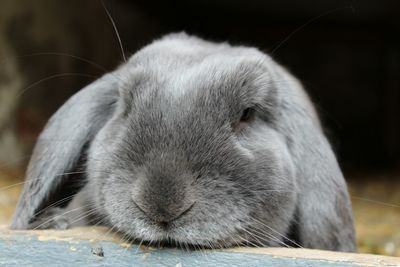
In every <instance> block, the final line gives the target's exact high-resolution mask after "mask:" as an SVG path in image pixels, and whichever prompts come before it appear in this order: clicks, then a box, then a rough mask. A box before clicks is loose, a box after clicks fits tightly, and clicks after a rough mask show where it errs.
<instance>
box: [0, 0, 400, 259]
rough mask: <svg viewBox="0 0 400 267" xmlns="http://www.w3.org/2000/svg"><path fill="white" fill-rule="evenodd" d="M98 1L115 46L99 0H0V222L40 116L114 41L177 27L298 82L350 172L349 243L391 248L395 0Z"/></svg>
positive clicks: (396, 195)
mask: <svg viewBox="0 0 400 267" xmlns="http://www.w3.org/2000/svg"><path fill="white" fill-rule="evenodd" d="M350 2H351V3H350ZM104 3H105V6H106V7H107V10H108V11H109V13H110V15H111V16H112V17H113V18H114V21H115V25H116V27H117V28H118V31H119V34H120V38H121V44H119V42H118V38H117V36H116V33H115V29H114V28H113V25H112V23H111V21H110V19H109V17H108V15H107V13H106V12H105V9H104V8H103V6H102V4H101V2H100V1H97V0H88V1H61V0H56V1H53V0H43V1H29V0H20V1H13V0H3V1H1V2H0V61H1V64H0V225H4V224H8V223H9V220H10V217H11V215H12V212H13V209H14V207H15V205H16V203H17V201H18V195H19V193H20V191H21V188H22V183H23V179H24V170H25V167H26V164H27V162H28V160H29V156H30V153H31V150H32V147H33V145H34V143H35V140H36V138H37V136H38V134H39V132H40V130H41V129H42V128H43V126H44V124H45V123H46V121H47V119H48V118H49V116H50V115H51V114H52V113H54V112H55V110H57V108H58V107H60V106H61V105H62V103H63V102H65V100H66V99H68V97H70V96H71V95H72V94H74V93H75V92H77V91H78V90H79V89H80V88H82V87H83V86H84V85H86V84H88V83H90V82H91V81H93V80H94V79H95V78H96V77H99V76H101V75H102V74H103V73H105V72H108V71H110V70H112V69H113V68H115V67H116V66H117V65H118V64H119V63H121V62H122V56H121V45H122V49H123V50H124V51H125V53H126V55H127V56H129V55H131V54H133V53H134V52H135V51H136V50H138V49H140V47H142V46H144V45H146V44H147V43H149V42H150V41H151V40H153V39H155V38H158V37H160V36H162V35H163V34H166V33H170V32H177V31H186V32H188V33H192V34H196V35H199V36H201V37H203V38H206V39H209V40H215V41H231V42H232V43H234V44H245V45H251V46H256V47H259V48H260V49H262V50H263V51H265V52H267V53H269V54H271V55H272V57H273V58H274V59H276V60H277V61H278V62H280V63H281V64H282V65H284V66H286V67H287V68H288V69H289V70H290V71H291V72H292V73H293V74H294V75H295V76H297V77H298V78H299V79H300V80H301V82H302V83H303V84H304V86H305V88H306V90H307V92H308V93H309V94H310V96H311V98H312V99H313V101H314V102H315V104H316V107H317V109H318V112H319V114H320V117H321V119H322V121H323V124H324V125H325V127H326V133H327V136H328V138H329V139H330V140H331V143H332V146H333V147H334V150H335V152H336V154H337V156H338V160H339V163H340V165H341V166H342V169H343V171H344V174H345V177H346V180H347V182H348V185H349V191H350V194H351V199H352V203H353V211H354V218H355V224H356V230H357V242H358V246H359V251H360V252H364V253H374V254H384V255H392V256H400V231H399V229H400V116H399V114H400V76H399V73H400V2H399V1H397V2H396V1H389V0H369V1H357V2H356V1H344V0H343V1H340V0H339V1H333V0H328V1H320V2H318V1H317V2H315V1H311V0H310V1H306V0H302V1H289V0H283V1H261V0H250V1H245V2H243V1H239V0H232V1H211V0H204V1H167V2H165V1H144V0H134V1H130V0H115V1H104ZM88 14H91V15H90V16H88ZM305 164H306V161H305Z"/></svg>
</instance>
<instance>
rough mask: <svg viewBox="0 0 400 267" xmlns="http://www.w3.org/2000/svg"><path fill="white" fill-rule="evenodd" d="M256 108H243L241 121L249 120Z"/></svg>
mask: <svg viewBox="0 0 400 267" xmlns="http://www.w3.org/2000/svg"><path fill="white" fill-rule="evenodd" d="M254 112H255V110H254V109H252V108H246V109H245V110H243V113H242V116H241V117H240V122H248V121H250V120H251V119H252V118H253V117H254Z"/></svg>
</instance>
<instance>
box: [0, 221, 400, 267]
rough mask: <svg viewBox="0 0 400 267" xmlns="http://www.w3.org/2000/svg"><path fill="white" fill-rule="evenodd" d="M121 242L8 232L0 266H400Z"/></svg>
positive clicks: (339, 256)
mask: <svg viewBox="0 0 400 267" xmlns="http://www.w3.org/2000/svg"><path fill="white" fill-rule="evenodd" d="M120 240H121V239H120V238H119V237H118V236H116V235H114V234H110V233H108V232H107V230H106V229H104V228H80V229H79V228H78V229H72V230H67V231H54V230H46V231H10V230H8V229H6V228H5V227H3V228H1V229H0V266H175V267H179V266H182V267H183V266H222V267H224V266H288V267H291V266H333V267H336V266H400V259H399V258H395V257H386V256H377V255H368V254H354V253H338V252H329V251H319V250H309V249H286V248H262V249H255V248H235V249H227V250H218V251H215V250H214V251H211V250H208V251H191V252H187V251H183V250H179V249H173V248H161V249H155V248H147V247H144V246H141V247H139V246H137V245H132V246H130V245H129V244H127V243H124V242H121V241H120ZM93 252H97V255H96V254H94V253H93ZM101 252H103V253H104V255H103V256H99V254H101Z"/></svg>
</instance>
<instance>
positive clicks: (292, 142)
mask: <svg viewBox="0 0 400 267" xmlns="http://www.w3.org/2000/svg"><path fill="white" fill-rule="evenodd" d="M275 65H276V64H275ZM270 70H271V72H272V80H273V84H274V86H275V87H276V88H277V89H278V90H277V92H278V94H279V101H278V102H279V103H277V105H278V106H277V109H278V110H279V112H277V113H276V114H279V118H278V119H277V120H276V125H275V127H277V128H278V131H279V132H280V133H281V134H282V136H284V138H285V140H286V144H287V147H288V150H289V153H290V154H291V157H292V160H293V163H294V165H295V170H296V174H295V175H296V182H297V186H298V191H299V192H298V193H299V194H298V199H297V208H296V214H295V218H294V220H293V222H292V228H291V233H290V234H291V235H294V236H295V238H294V239H296V241H297V242H298V243H299V244H300V245H302V246H304V247H308V248H319V249H327V250H338V251H355V250H356V245H355V232H354V226H353V219H352V211H351V202H350V198H349V194H348V192H347V186H346V182H345V180H344V177H343V174H342V172H341V170H340V168H339V165H338V163H337V160H336V157H335V155H334V153H333V151H332V148H331V146H330V144H329V142H328V140H327V139H326V137H325V135H324V133H323V130H322V128H321V126H320V123H319V119H318V116H317V114H316V112H315V110H314V108H313V105H312V103H311V101H310V100H309V98H308V96H307V95H306V93H305V92H304V90H303V88H302V86H301V85H300V83H299V82H298V81H297V80H296V79H295V78H294V77H293V76H291V75H290V74H289V73H288V72H287V71H286V70H284V69H283V68H281V67H280V66H278V65H276V66H274V67H272V68H271V67H270Z"/></svg>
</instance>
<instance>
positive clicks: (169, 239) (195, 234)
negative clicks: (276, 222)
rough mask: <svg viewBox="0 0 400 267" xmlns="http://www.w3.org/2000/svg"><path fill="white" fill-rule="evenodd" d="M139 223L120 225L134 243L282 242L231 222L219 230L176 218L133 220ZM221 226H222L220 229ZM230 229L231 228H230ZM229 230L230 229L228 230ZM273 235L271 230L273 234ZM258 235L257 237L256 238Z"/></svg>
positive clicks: (224, 244)
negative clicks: (157, 221) (184, 223)
mask: <svg viewBox="0 0 400 267" xmlns="http://www.w3.org/2000/svg"><path fill="white" fill-rule="evenodd" d="M135 224H136V227H129V228H125V229H121V228H122V227H121V228H119V232H120V233H121V234H122V235H123V236H124V237H129V238H128V239H129V240H131V241H132V242H133V243H136V244H147V245H153V246H162V247H180V248H184V249H187V248H192V249H198V248H205V249H215V248H229V247H235V246H250V247H266V246H270V247H271V246H273V247H275V246H282V243H283V242H282V241H281V240H278V238H276V237H275V238H271V237H268V234H265V235H264V236H263V235H260V233H259V232H257V233H256V232H253V233H251V232H250V231H251V230H249V229H238V228H236V229H235V228H230V227H229V226H227V227H224V226H222V225H221V226H217V225H213V227H212V228H214V229H215V232H213V233H211V232H201V231H199V230H198V229H195V228H194V227H191V226H189V225H188V226H182V225H179V224H178V223H177V224H176V225H175V224H174V223H173V222H172V223H170V224H168V225H167V224H166V225H158V224H157V225H142V223H137V222H136V223H133V224H132V225H135ZM217 227H220V229H219V230H218V229H217ZM228 229H229V230H230V232H228V231H229V230H228ZM227 230H228V231H227ZM269 235H271V234H269ZM256 237H257V238H256Z"/></svg>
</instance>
